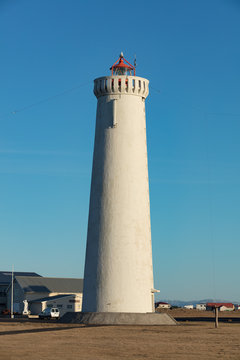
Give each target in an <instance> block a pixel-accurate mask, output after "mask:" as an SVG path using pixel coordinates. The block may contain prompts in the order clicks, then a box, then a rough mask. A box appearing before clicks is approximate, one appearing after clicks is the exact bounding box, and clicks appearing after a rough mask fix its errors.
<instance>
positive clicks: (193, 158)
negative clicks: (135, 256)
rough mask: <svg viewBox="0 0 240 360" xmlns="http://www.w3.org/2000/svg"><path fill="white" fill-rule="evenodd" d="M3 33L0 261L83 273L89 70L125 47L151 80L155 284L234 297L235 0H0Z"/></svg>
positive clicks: (91, 109)
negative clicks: (120, 0)
mask: <svg viewBox="0 0 240 360" xmlns="http://www.w3.org/2000/svg"><path fill="white" fill-rule="evenodd" d="M0 33H1V38H0V48H1V68H0V79H1V85H0V89H1V108H0V125H1V128H0V244H1V249H0V253H1V266H0V268H1V270H10V269H11V266H12V264H14V266H15V269H16V271H36V272H38V273H39V274H41V275H44V276H57V277H60V276H62V277H82V276H83V268H84V257H85V243H86V231H87V218H88V205H89V192H90V177H91V166H92V152H93V141H94V127H95V113H96V99H95V97H94V95H93V92H92V89H93V79H94V78H96V77H99V76H103V75H108V74H109V67H110V66H111V65H112V64H113V63H114V61H115V60H117V58H118V55H119V53H120V51H123V52H124V55H125V57H126V58H127V59H128V60H129V61H130V62H132V61H133V58H134V54H136V55H137V63H138V67H137V75H139V76H143V77H146V78H148V79H149V80H150V86H151V87H150V95H149V97H148V99H147V101H146V113H147V136H148V155H149V175H150V197H151V221H152V243H153V261H154V276H155V288H157V289H160V290H161V293H160V294H161V298H165V299H166V298H170V299H174V298H175V299H182V300H184V299H194V298H196V299H197V298H206V297H212V298H223V299H232V300H237V301H240V289H239V286H238V284H239V270H240V266H239V264H240V262H239V254H240V218H239V214H240V191H239V190H240V162H239V160H240V153H239V152H240V142H239V138H240V102H239V98H240V65H239V64H240V47H239V39H240V3H239V1H238V0H235V1H234V0H202V1H197V0H181V1H179V0H158V1H157V0H156V1H153V0H150V1H140V0H138V1H135V0H133V1H130V2H121V3H119V2H114V1H89V2H87V1H80V0H50V1H49V0H33V1H32V0H21V1H19V0H11V1H9V0H0ZM75 87H76V88H75ZM74 88H75V89H74ZM71 89H72V91H70V90H71ZM68 90H69V91H68ZM65 91H66V92H65ZM63 92H65V93H64V94H62V95H59V96H56V97H53V98H51V97H52V96H55V95H58V94H61V93H63ZM49 97H50V99H49V100H48V101H47V100H46V99H47V98H49ZM45 100H46V101H45Z"/></svg>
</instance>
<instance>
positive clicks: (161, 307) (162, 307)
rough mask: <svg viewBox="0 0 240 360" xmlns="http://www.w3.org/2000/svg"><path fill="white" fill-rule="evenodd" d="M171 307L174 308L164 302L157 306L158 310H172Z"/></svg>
mask: <svg viewBox="0 0 240 360" xmlns="http://www.w3.org/2000/svg"><path fill="white" fill-rule="evenodd" d="M171 307H172V306H171V305H170V304H168V303H166V302H163V301H159V302H157V303H156V304H155V308H156V309H171Z"/></svg>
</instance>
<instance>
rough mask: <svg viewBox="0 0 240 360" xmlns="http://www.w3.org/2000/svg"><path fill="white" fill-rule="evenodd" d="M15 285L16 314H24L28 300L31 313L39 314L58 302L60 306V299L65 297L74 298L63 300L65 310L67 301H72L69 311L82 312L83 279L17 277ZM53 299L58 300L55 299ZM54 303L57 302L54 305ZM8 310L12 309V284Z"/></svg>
mask: <svg viewBox="0 0 240 360" xmlns="http://www.w3.org/2000/svg"><path fill="white" fill-rule="evenodd" d="M13 284H14V288H13V295H14V296H13V305H14V306H13V308H14V312H18V313H22V312H23V310H24V303H23V301H25V300H27V302H28V309H29V310H30V311H31V313H32V314H38V313H39V312H40V311H41V310H42V309H44V307H46V306H48V305H49V306H50V305H51V304H54V305H55V304H56V302H57V300H58V302H57V304H60V303H59V301H60V297H63V296H64V295H71V296H72V298H69V299H64V300H63V299H61V301H62V302H61V304H62V306H63V308H64V310H65V307H64V306H65V300H66V301H68V300H69V301H70V300H71V301H70V302H69V303H68V304H67V305H69V307H67V308H68V309H69V311H70V310H73V309H74V310H75V309H77V310H78V311H81V306H82V292H83V279H72V278H52V277H36V276H16V277H15V279H14V283H13ZM59 296H60V297H59ZM51 297H52V299H51V300H50V298H51ZM53 297H57V298H55V299H54V298H53ZM73 300H74V301H73ZM53 301H56V302H54V303H53ZM73 304H74V305H73ZM7 308H8V309H10V308H11V284H10V285H9V287H8V289H7ZM67 308H66V309H67Z"/></svg>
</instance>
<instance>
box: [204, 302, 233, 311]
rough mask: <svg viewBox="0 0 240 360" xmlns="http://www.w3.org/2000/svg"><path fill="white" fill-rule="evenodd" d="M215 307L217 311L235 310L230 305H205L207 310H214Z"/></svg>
mask: <svg viewBox="0 0 240 360" xmlns="http://www.w3.org/2000/svg"><path fill="white" fill-rule="evenodd" d="M216 307H218V308H219V311H233V310H234V309H235V307H234V305H233V304H232V303H207V304H206V308H207V310H214V309H215V308H216Z"/></svg>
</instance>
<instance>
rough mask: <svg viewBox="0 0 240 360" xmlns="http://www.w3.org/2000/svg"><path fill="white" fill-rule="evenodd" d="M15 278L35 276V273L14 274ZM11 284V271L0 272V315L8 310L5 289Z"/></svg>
mask: <svg viewBox="0 0 240 360" xmlns="http://www.w3.org/2000/svg"><path fill="white" fill-rule="evenodd" d="M13 275H14V278H15V276H37V277H40V275H38V274H36V273H35V272H19V271H18V272H14V274H13ZM11 282H12V272H11V271H0V314H1V312H2V311H3V310H6V309H7V308H8V306H7V289H8V287H9V285H10V284H11Z"/></svg>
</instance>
